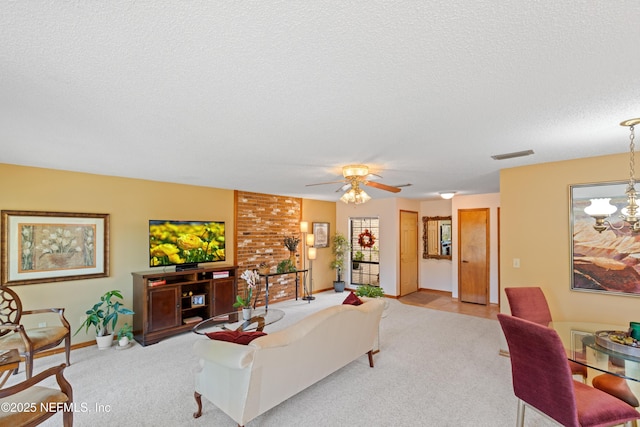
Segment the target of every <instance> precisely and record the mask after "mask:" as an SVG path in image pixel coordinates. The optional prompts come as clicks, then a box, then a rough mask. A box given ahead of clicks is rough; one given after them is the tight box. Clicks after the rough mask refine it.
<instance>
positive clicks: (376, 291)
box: [356, 285, 384, 298]
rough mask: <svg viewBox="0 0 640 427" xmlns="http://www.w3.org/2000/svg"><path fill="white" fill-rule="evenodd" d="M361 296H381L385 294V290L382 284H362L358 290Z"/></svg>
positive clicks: (357, 293) (357, 292)
mask: <svg viewBox="0 0 640 427" xmlns="http://www.w3.org/2000/svg"><path fill="white" fill-rule="evenodd" d="M356 295H357V296H359V297H369V298H381V297H383V296H384V290H383V289H382V288H381V287H380V286H374V285H360V286H358V289H357V290H356Z"/></svg>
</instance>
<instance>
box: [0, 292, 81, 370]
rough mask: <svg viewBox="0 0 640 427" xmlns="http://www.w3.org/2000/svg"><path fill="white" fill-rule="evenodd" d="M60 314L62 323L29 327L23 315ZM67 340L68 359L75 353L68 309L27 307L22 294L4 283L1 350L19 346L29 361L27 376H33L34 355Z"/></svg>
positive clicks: (0, 297) (0, 309)
mask: <svg viewBox="0 0 640 427" xmlns="http://www.w3.org/2000/svg"><path fill="white" fill-rule="evenodd" d="M44 313H56V314H58V319H59V321H60V323H61V325H60V326H58V325H56V326H46V327H42V328H32V329H25V328H24V326H23V325H22V324H21V321H22V316H23V315H32V314H44ZM62 341H64V342H65V343H64V346H65V353H66V362H67V366H68V365H70V364H71V363H70V362H69V354H70V352H71V326H70V325H69V322H68V321H67V319H66V318H65V317H64V308H44V309H39V310H23V309H22V303H21V302H20V298H19V297H18V294H17V293H16V292H15V291H14V290H13V289H10V288H8V287H6V286H0V350H10V349H13V348H16V349H18V352H19V353H20V355H21V356H22V357H24V360H25V371H26V374H27V378H31V376H32V375H33V357H34V356H35V354H36V353H39V352H41V351H44V350H48V349H51V348H54V347H57V346H58V345H59V344H60V343H62Z"/></svg>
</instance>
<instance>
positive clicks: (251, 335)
mask: <svg viewBox="0 0 640 427" xmlns="http://www.w3.org/2000/svg"><path fill="white" fill-rule="evenodd" d="M205 335H206V336H208V337H209V338H211V339H212V340H218V341H228V342H233V343H236V344H242V345H247V344H249V343H250V342H251V341H253V340H255V339H256V338H260V337H261V336H263V335H267V334H266V332H262V331H255V332H242V331H219V332H207V333H206V334H205Z"/></svg>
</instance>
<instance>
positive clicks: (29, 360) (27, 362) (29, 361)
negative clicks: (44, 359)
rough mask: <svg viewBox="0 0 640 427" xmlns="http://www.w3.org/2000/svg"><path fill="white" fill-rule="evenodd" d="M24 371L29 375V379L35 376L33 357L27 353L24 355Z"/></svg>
mask: <svg viewBox="0 0 640 427" xmlns="http://www.w3.org/2000/svg"><path fill="white" fill-rule="evenodd" d="M24 370H25V371H26V373H27V379H29V378H31V376H32V375H33V355H31V354H29V353H27V354H25V355H24Z"/></svg>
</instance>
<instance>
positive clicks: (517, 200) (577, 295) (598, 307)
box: [500, 154, 640, 325]
mask: <svg viewBox="0 0 640 427" xmlns="http://www.w3.org/2000/svg"><path fill="white" fill-rule="evenodd" d="M628 174H629V172H628V155H626V154H625V155H623V154H618V155H611V156H601V157H592V158H586V159H576V160H569V161H563V162H554V163H544V164H538V165H532V166H525V167H519V168H512V169H504V170H502V171H501V173H500V204H501V231H500V233H501V240H500V242H501V257H500V261H501V262H500V265H501V283H500V287H501V302H502V303H501V308H500V309H501V311H502V312H506V313H508V312H509V305H508V303H507V299H506V297H505V295H504V291H503V289H504V288H506V287H510V286H540V287H541V288H542V289H543V290H544V293H545V295H546V297H547V299H548V301H549V306H550V309H551V313H552V315H553V317H554V320H558V321H560V320H575V321H594V322H605V323H611V324H619V325H627V324H628V323H629V321H637V320H638V319H640V298H638V297H630V296H620V295H609V294H603V293H594V292H580V291H571V289H570V288H571V260H570V253H571V252H570V236H569V203H570V201H569V199H570V198H569V185H571V184H586V183H595V182H606V181H620V180H625V179H628ZM514 258H519V259H520V264H521V267H520V268H513V259H514Z"/></svg>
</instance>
